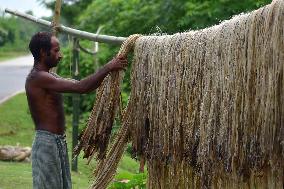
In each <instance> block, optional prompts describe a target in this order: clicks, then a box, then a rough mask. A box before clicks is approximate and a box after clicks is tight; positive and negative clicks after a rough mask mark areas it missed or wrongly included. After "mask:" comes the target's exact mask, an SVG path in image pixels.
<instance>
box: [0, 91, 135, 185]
mask: <svg viewBox="0 0 284 189" xmlns="http://www.w3.org/2000/svg"><path fill="white" fill-rule="evenodd" d="M67 120H68V119H67ZM33 136H34V126H33V122H32V120H31V118H30V114H29V110H28V106H27V101H26V95H25V94H19V95H17V96H15V97H13V98H12V99H10V100H9V101H6V102H5V103H3V104H1V105H0V146H1V145H19V146H31V144H32V140H33ZM71 136H72V135H71V126H70V124H68V121H67V137H68V145H69V155H70V154H71V153H70V147H71V142H70V141H71ZM94 166H95V165H94V164H92V165H89V166H87V165H86V161H85V160H83V159H82V156H80V157H79V161H78V170H79V171H78V172H77V173H75V172H72V184H73V188H74V189H85V188H88V186H89V185H90V180H91V178H90V176H91V173H92V169H93V168H94ZM138 167H139V165H138V163H137V162H136V161H134V160H132V159H131V158H130V157H128V156H127V155H125V156H124V157H123V159H122V161H121V163H120V166H119V169H118V174H117V175H116V179H131V177H132V176H133V173H136V172H137V171H138ZM12 188H20V189H30V188H32V173H31V163H16V162H3V161H0V189H12Z"/></svg>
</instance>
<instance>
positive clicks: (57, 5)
mask: <svg viewBox="0 0 284 189" xmlns="http://www.w3.org/2000/svg"><path fill="white" fill-rule="evenodd" d="M60 11H61V0H56V3H55V8H54V15H53V26H52V33H53V35H55V36H57V34H58V31H57V28H58V26H59V23H60Z"/></svg>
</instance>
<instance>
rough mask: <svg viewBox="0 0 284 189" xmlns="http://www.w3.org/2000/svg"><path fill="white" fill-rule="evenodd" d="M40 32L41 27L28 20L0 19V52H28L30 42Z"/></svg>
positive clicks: (10, 17)
mask: <svg viewBox="0 0 284 189" xmlns="http://www.w3.org/2000/svg"><path fill="white" fill-rule="evenodd" d="M38 30H39V27H37V26H36V25H33V24H31V23H30V22H28V21H26V20H23V19H19V18H16V17H14V16H9V17H0V47H1V50H0V51H1V52H7V51H9V52H10V51H28V44H29V40H30V38H31V36H32V35H33V34H34V33H35V32H36V31H38Z"/></svg>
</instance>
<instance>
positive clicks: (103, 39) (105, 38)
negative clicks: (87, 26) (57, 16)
mask: <svg viewBox="0 0 284 189" xmlns="http://www.w3.org/2000/svg"><path fill="white" fill-rule="evenodd" d="M5 12H7V13H10V14H12V15H15V16H19V17H21V18H24V19H26V20H30V21H32V22H35V23H37V24H40V25H42V26H45V27H52V23H51V22H49V21H46V20H43V19H40V18H36V17H34V16H32V15H29V14H26V13H21V12H19V11H16V10H11V9H8V8H6V9H5ZM58 31H59V32H63V33H67V34H70V35H73V36H75V37H79V38H83V39H88V40H91V41H96V42H100V43H111V44H117V45H120V44H122V42H123V41H124V40H126V38H125V37H115V36H109V35H98V34H94V33H90V32H85V31H81V30H76V29H73V28H69V27H66V26H63V25H60V26H59V27H58Z"/></svg>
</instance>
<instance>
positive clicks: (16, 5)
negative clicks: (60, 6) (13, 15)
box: [0, 0, 52, 17]
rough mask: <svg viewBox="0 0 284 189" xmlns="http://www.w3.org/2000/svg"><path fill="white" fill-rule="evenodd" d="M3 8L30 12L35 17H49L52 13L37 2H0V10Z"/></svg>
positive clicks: (25, 0) (3, 0)
mask: <svg viewBox="0 0 284 189" xmlns="http://www.w3.org/2000/svg"><path fill="white" fill-rule="evenodd" d="M5 8H9V9H12V10H18V11H20V12H26V11H28V10H31V11H32V12H33V14H34V16H36V17H42V16H51V15H52V11H51V10H48V9H46V8H45V7H44V6H43V5H41V4H40V3H39V2H38V1H37V0H0V10H1V11H4V10H5Z"/></svg>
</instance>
